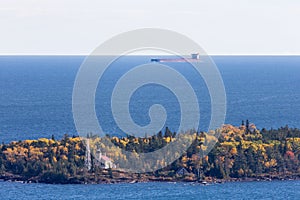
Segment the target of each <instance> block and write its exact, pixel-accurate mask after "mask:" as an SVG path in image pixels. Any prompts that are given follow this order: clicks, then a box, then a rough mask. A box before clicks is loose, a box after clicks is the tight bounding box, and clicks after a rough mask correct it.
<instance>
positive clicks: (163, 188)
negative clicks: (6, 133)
mask: <svg viewBox="0 0 300 200" xmlns="http://www.w3.org/2000/svg"><path fill="white" fill-rule="evenodd" d="M299 196H300V181H273V182H235V183H225V184H213V185H207V186H203V185H193V184H190V183H187V184H184V183H137V184H113V185H47V184H22V183H8V182H0V197H1V199H12V200H14V199H32V200H36V199H115V200H117V199H144V200H146V199H166V200H167V199H178V200H179V199H182V200H184V199H233V200H235V199H299Z"/></svg>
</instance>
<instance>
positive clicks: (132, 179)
mask: <svg viewBox="0 0 300 200" xmlns="http://www.w3.org/2000/svg"><path fill="white" fill-rule="evenodd" d="M116 173H119V172H116V171H115V172H114V174H116ZM120 175H121V176H119V177H116V178H110V177H107V176H106V175H105V174H103V176H98V177H95V175H93V174H89V175H87V176H86V177H84V176H77V177H68V178H62V179H57V180H55V181H51V179H48V180H47V179H45V178H43V177H31V178H29V179H27V178H25V177H23V176H20V175H15V174H10V173H4V174H0V182H1V181H6V182H20V183H45V184H117V183H129V184H133V183H147V182H185V183H199V184H203V185H206V184H217V183H219V184H220V183H226V182H253V181H285V180H300V174H293V175H279V176H272V175H262V176H256V177H244V178H227V179H215V178H211V177H206V178H205V179H203V180H201V181H200V180H197V179H195V178H191V177H188V176H187V177H156V176H153V175H147V174H140V175H138V174H132V175H131V176H128V174H127V176H124V172H121V173H120ZM122 175H123V176H122Z"/></svg>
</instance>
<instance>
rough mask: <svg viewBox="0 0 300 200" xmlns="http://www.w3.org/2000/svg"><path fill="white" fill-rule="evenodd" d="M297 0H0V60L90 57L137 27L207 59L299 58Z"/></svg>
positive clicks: (299, 20)
mask: <svg viewBox="0 0 300 200" xmlns="http://www.w3.org/2000/svg"><path fill="white" fill-rule="evenodd" d="M299 22H300V1H299V0H184V1H183V0H105V1H104V0H80V1H77V0H0V55H88V54H90V53H91V52H92V51H93V50H94V49H95V48H96V47H97V46H98V45H100V44H101V43H102V42H104V41H106V40H108V39H110V38H111V37H112V36H114V35H117V34H120V33H122V32H126V31H130V30H134V29H138V28H163V29H169V30H173V31H176V32H178V33H181V34H184V35H186V36H188V37H189V38H191V39H193V40H194V41H196V42H197V43H198V44H199V45H200V46H201V47H202V48H204V50H205V51H206V52H207V53H208V54H210V55H300V26H299V24H300V23H299Z"/></svg>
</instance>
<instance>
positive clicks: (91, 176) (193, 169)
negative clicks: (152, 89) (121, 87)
mask: <svg viewBox="0 0 300 200" xmlns="http://www.w3.org/2000/svg"><path fill="white" fill-rule="evenodd" d="M217 132H219V133H220V135H218V136H219V137H216V135H217V134H216V133H217ZM178 135H180V136H178ZM178 137H184V138H187V139H191V140H192V141H193V142H192V145H190V146H189V148H188V149H187V151H186V152H185V153H184V154H183V155H181V156H180V157H179V159H177V160H176V161H175V162H173V163H172V164H170V165H168V166H167V167H163V168H162V169H159V170H156V171H155V172H150V173H130V172H126V171H123V170H122V169H120V168H118V163H119V162H121V161H122V162H123V163H126V160H127V159H128V158H126V156H125V155H124V154H122V153H121V151H120V149H123V150H126V151H131V152H134V153H136V156H137V158H138V155H139V153H141V152H151V151H155V150H157V149H160V148H162V147H163V146H165V145H167V144H169V143H171V142H174V141H176V139H177V138H178ZM105 139H106V140H109V141H110V142H111V143H113V144H114V145H112V146H106V147H103V144H102V143H101V141H102V140H103V138H99V137H96V136H92V135H89V136H88V137H87V138H85V139H82V138H80V137H77V136H73V137H69V136H68V135H65V136H64V138H62V139H60V140H56V139H55V138H54V137H52V138H50V139H47V138H41V139H38V140H24V141H18V142H17V141H15V142H11V143H9V144H2V145H1V146H0V179H2V180H5V181H22V182H26V183H31V182H40V183H54V184H55V183H60V184H68V183H74V184H77V183H78V184H81V183H119V182H131V183H133V182H147V181H190V182H196V181H197V182H198V181H199V182H223V181H241V180H246V181H247V180H274V179H278V180H281V179H299V178H300V163H299V160H300V130H299V129H297V128H289V127H288V126H285V127H281V128H279V129H270V130H267V129H262V130H258V129H257V128H256V127H255V125H254V124H249V122H248V121H247V122H246V123H245V124H244V122H243V123H242V124H241V125H240V126H238V127H236V126H232V125H224V126H223V127H222V128H220V129H219V130H216V131H210V132H208V133H204V132H197V131H193V130H191V131H189V133H184V134H176V133H174V132H171V131H170V130H169V129H168V128H166V130H165V131H164V132H159V133H158V134H156V135H154V136H151V137H147V136H145V137H134V136H126V137H112V136H106V137H105ZM87 140H88V141H89V145H91V146H95V145H96V146H97V145H99V144H100V145H102V148H103V149H106V150H105V157H104V155H103V157H102V158H105V159H104V160H106V161H109V165H107V164H106V163H100V164H99V163H97V162H96V158H95V154H91V155H89V156H88V157H89V159H90V160H89V166H88V167H87V147H86V143H85V142H86V141H87ZM212 142H215V143H216V144H215V145H214V148H213V149H212V150H211V151H209V153H208V152H207V153H208V154H207V155H206V154H204V153H205V150H206V149H207V147H208V146H209V145H210V144H212ZM201 155H204V156H201ZM166 156H168V155H166ZM137 160H138V159H137ZM163 162H164V160H163V159H162V160H160V161H159V162H157V165H158V167H159V165H162V163H163ZM131 164H132V163H131ZM136 164H137V165H138V164H139V163H136ZM162 166H163V165H162ZM146 167H147V166H145V168H146Z"/></svg>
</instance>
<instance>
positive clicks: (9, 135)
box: [0, 56, 300, 142]
mask: <svg viewBox="0 0 300 200" xmlns="http://www.w3.org/2000/svg"><path fill="white" fill-rule="evenodd" d="M213 59H214V61H215V63H216V64H217V66H218V68H219V70H220V72H221V75H222V78H223V81H224V85H225V88H226V93H227V116H226V123H230V124H234V125H239V124H240V122H241V121H242V120H245V119H249V120H250V121H251V122H254V123H255V124H256V125H257V126H258V127H259V128H262V127H267V128H270V127H273V128H276V127H280V126H285V125H286V124H288V125H289V126H291V127H300V57H299V56H298V57H297V56H288V57H285V56H281V57H280V56H279V57H276V56H275V57H272V56H267V57H265V56H259V57H255V56H248V57H247V56H246V57H245V56H236V57H232V56H229V57H226V56H225V57H213ZM83 60H84V57H76V56H75V57H74V56H73V57H72V56H0V142H1V141H4V142H9V141H12V140H21V139H31V138H40V137H51V135H52V134H54V135H55V136H56V138H61V137H62V136H63V134H64V133H69V134H76V130H75V126H74V122H73V117H72V104H71V103H72V90H73V84H74V80H75V77H76V73H77V71H78V69H79V67H80V64H81V63H82V61H83ZM149 60H150V57H147V56H138V57H135V56H133V57H125V58H123V59H121V60H119V62H116V63H114V64H113V65H112V66H111V68H110V69H109V70H108V71H107V72H106V73H105V76H104V78H103V80H102V81H103V82H102V83H103V84H102V85H101V84H100V86H99V88H98V92H97V93H96V111H97V115H98V117H99V121H100V123H101V126H102V127H103V129H104V130H105V131H106V132H107V133H114V134H122V132H121V131H120V130H119V129H118V127H117V126H116V124H115V122H114V119H113V117H112V114H111V108H110V94H111V91H112V89H113V87H114V85H115V83H116V81H117V80H118V79H119V78H120V77H121V76H122V75H123V74H124V73H125V72H126V71H128V70H130V69H131V68H132V67H134V66H135V65H138V64H144V63H149ZM170 66H171V67H173V68H174V69H176V70H177V71H179V72H180V73H181V74H182V75H184V76H185V77H186V78H187V79H188V80H189V82H190V83H191V85H192V86H193V87H194V89H195V90H196V91H200V95H198V98H199V101H200V102H201V105H200V110H201V112H202V113H201V117H202V119H201V120H202V121H201V122H200V123H201V124H200V126H201V127H202V128H203V129H205V128H206V127H207V125H208V122H209V119H210V114H209V112H210V98H209V95H208V92H207V89H206V87H205V83H204V81H203V80H202V79H201V77H199V76H198V75H197V73H195V70H193V69H192V68H191V67H189V66H188V65H187V64H186V63H171V64H170ZM166 76H167V74H166ZM99 90H100V91H101V92H99ZM155 103H161V104H162V105H164V107H165V108H166V110H167V112H168V119H167V124H166V125H167V126H169V127H170V128H171V130H173V131H174V130H176V129H177V128H178V127H177V125H178V122H179V120H180V112H179V110H180V109H179V106H178V101H177V100H176V98H175V96H174V95H172V93H170V91H168V90H166V89H165V88H163V87H159V86H157V85H148V86H145V87H142V88H140V89H139V90H138V91H137V92H135V93H134V95H133V96H132V101H131V103H130V111H131V115H132V118H133V120H134V121H135V122H136V123H137V124H140V125H146V124H148V123H149V116H148V110H149V107H150V106H151V105H153V104H155Z"/></svg>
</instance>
